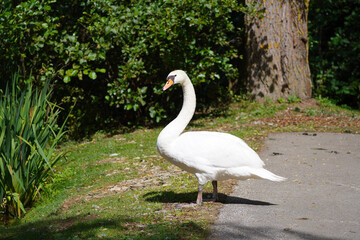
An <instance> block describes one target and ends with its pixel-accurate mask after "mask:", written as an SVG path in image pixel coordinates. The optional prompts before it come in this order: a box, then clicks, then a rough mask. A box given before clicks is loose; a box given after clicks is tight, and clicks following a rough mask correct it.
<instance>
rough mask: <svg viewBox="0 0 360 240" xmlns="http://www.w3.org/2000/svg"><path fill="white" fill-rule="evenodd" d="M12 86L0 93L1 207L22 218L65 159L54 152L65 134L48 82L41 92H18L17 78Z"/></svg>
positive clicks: (30, 89)
mask: <svg viewBox="0 0 360 240" xmlns="http://www.w3.org/2000/svg"><path fill="white" fill-rule="evenodd" d="M11 85H12V86H9V87H6V90H5V91H4V92H2V91H0V172H1V174H0V203H1V207H0V208H1V209H4V210H5V212H6V213H9V214H11V215H13V216H17V217H20V216H21V215H22V214H23V213H25V208H26V207H28V206H30V205H31V203H32V202H33V200H34V199H35V197H36V196H37V195H38V194H40V190H41V189H42V187H43V186H44V184H45V182H46V181H47V180H48V177H49V175H50V173H51V171H52V166H53V165H54V164H55V163H56V162H57V160H59V158H60V157H61V156H62V154H61V153H56V154H55V153H54V150H55V147H56V145H57V143H58V142H59V140H60V139H61V137H62V136H63V135H64V132H63V127H61V128H59V127H58V126H57V119H58V116H59V113H60V110H59V109H58V107H56V106H55V105H54V104H52V103H50V102H49V97H50V94H51V91H50V90H49V84H48V82H47V83H45V85H44V88H43V89H42V90H41V91H37V90H33V88H32V86H31V85H30V84H27V87H26V89H25V90H23V91H19V90H18V76H17V75H15V77H14V78H13V80H12V84H11Z"/></svg>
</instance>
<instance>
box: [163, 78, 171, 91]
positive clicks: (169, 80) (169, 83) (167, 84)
mask: <svg viewBox="0 0 360 240" xmlns="http://www.w3.org/2000/svg"><path fill="white" fill-rule="evenodd" d="M173 84H174V79H173V77H172V76H170V77H169V78H168V80H167V82H166V83H165V85H164V87H163V91H165V90H166V89H168V88H169V87H171V86H172V85H173Z"/></svg>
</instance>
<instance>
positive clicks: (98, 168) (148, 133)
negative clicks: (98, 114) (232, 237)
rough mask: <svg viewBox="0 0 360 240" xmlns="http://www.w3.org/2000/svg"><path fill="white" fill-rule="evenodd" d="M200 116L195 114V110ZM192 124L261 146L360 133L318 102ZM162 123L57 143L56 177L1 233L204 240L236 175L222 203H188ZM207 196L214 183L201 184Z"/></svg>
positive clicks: (226, 190) (351, 114) (189, 180)
mask: <svg viewBox="0 0 360 240" xmlns="http://www.w3.org/2000/svg"><path fill="white" fill-rule="evenodd" d="M199 115H201V114H198V116H199ZM189 129H190V130H195V129H196V130H210V131H212V130H214V131H224V132H230V133H232V134H235V135H237V136H239V137H241V138H243V139H244V140H245V141H246V142H248V143H249V145H250V146H251V147H253V148H254V149H256V150H259V149H260V147H261V142H262V141H261V140H262V139H264V138H265V137H266V136H267V134H269V133H271V132H285V131H310V132H312V131H329V132H342V133H350V132H351V133H359V132H360V113H359V112H355V111H350V110H346V109H342V108H339V107H336V106H333V105H331V104H330V103H328V102H326V101H324V100H321V101H318V102H316V101H315V100H309V101H306V102H301V103H290V104H289V103H282V104H275V103H269V102H268V103H266V104H258V103H250V102H241V103H234V104H233V105H232V106H231V108H230V110H229V111H227V112H225V113H222V114H218V116H205V117H201V118H197V119H196V120H194V121H193V122H192V123H191V125H190V126H189ZM160 131H161V129H141V130H137V131H135V132H132V133H128V134H119V135H114V136H106V135H105V134H97V135H95V136H94V137H93V140H92V141H89V142H82V143H74V142H68V143H66V144H64V145H63V146H62V148H63V149H62V150H65V151H66V152H67V160H66V161H65V160H62V161H63V162H60V163H58V166H57V167H56V168H55V169H56V178H55V181H54V182H53V183H51V184H49V185H48V188H47V191H46V192H45V193H44V194H43V196H42V198H41V199H39V201H38V202H37V205H36V206H34V208H33V209H32V210H31V211H29V213H28V214H27V215H26V216H25V218H23V219H22V220H21V221H20V222H18V223H15V224H12V225H10V226H0V239H205V238H206V236H207V234H208V231H209V227H210V224H211V222H212V221H214V219H215V218H216V215H217V212H218V209H219V208H220V207H221V206H222V203H221V202H224V201H225V200H226V195H228V194H230V193H231V191H232V186H233V185H234V184H236V181H225V182H221V183H220V184H219V191H220V193H221V194H220V199H221V202H219V203H205V204H204V205H203V206H195V207H193V206H191V205H189V204H188V203H190V202H193V201H194V200H195V199H196V194H197V182H196V179H195V177H193V176H192V175H189V174H187V173H186V172H183V171H181V170H179V169H178V168H176V167H174V166H172V165H171V164H169V163H168V162H166V161H165V160H163V159H162V158H161V157H159V155H158V154H157V151H156V138H157V135H158V134H159V132H160ZM204 191H205V198H206V197H207V195H210V193H211V184H207V185H206V188H205V190H204Z"/></svg>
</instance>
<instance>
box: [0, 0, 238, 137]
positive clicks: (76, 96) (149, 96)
mask: <svg viewBox="0 0 360 240" xmlns="http://www.w3.org/2000/svg"><path fill="white" fill-rule="evenodd" d="M16 2H17V3H16ZM0 4H1V5H2V8H3V10H2V11H1V14H0V39H2V41H1V42H0V44H1V46H0V49H2V51H3V52H2V53H1V54H0V63H1V64H0V75H1V76H0V77H1V79H8V78H9V76H10V75H11V74H12V73H13V72H15V71H17V70H18V69H20V73H21V76H22V77H23V78H24V79H26V78H27V77H28V76H30V75H31V76H32V78H33V81H35V82H36V83H37V84H40V83H41V81H42V80H44V79H46V78H47V77H52V78H53V82H54V83H55V89H56V90H55V97H56V99H57V100H58V102H59V103H60V102H61V104H62V106H64V107H66V108H67V109H69V108H70V107H72V106H73V105H74V103H75V102H76V105H75V109H74V111H73V115H71V116H70V119H69V123H70V124H69V126H71V128H72V129H71V130H72V132H73V133H76V134H78V135H81V134H82V133H86V132H89V131H91V130H92V128H94V127H95V128H97V129H99V128H103V127H105V125H111V124H113V123H121V124H127V123H129V124H131V125H133V124H137V123H142V124H144V123H146V122H149V121H150V122H158V121H160V120H161V119H162V118H164V117H166V111H165V109H171V108H174V106H173V103H174V101H168V100H166V99H165V98H164V96H162V95H160V93H161V90H160V89H161V86H162V84H163V83H164V79H165V78H166V75H167V74H168V73H169V72H170V71H171V70H174V69H185V70H187V71H188V73H189V75H190V77H191V78H192V80H193V81H194V83H195V85H196V86H197V88H198V94H200V95H202V96H203V97H202V98H200V99H203V101H207V102H211V101H218V100H220V99H219V97H226V96H227V95H228V93H227V92H228V91H225V90H226V89H227V86H228V85H229V82H231V81H235V80H236V79H237V78H238V76H239V73H238V70H237V69H238V67H236V66H235V65H236V64H239V61H240V58H241V56H240V55H239V54H238V38H239V34H240V33H241V31H240V30H239V29H236V28H235V25H234V23H233V22H232V20H231V16H233V14H232V13H234V12H239V11H240V10H242V9H243V8H242V7H241V6H240V5H238V3H237V1H234V0H226V1H219V0H212V1H207V0H206V1H205V0H201V1H182V0H170V1H161V0H158V1H146V0H137V1H116V0H106V1H103V0H88V1H86V0H82V1H70V0H63V1H56V0H44V1H40V0H27V1H21V3H20V1H14V2H3V3H0ZM201 85H203V86H206V87H203V86H201ZM179 95H180V94H176V91H175V93H173V95H172V96H171V97H172V98H179V97H181V96H179ZM167 104H171V106H170V107H169V106H166V105H167Z"/></svg>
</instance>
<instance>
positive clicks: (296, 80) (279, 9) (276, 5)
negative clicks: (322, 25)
mask: <svg viewBox="0 0 360 240" xmlns="http://www.w3.org/2000/svg"><path fill="white" fill-rule="evenodd" d="M246 2H247V3H252V2H257V1H256V0H246ZM308 6H309V0H272V1H265V0H263V1H262V6H261V7H262V8H263V10H264V13H263V14H260V13H257V14H256V15H255V16H252V15H250V14H247V15H246V16H245V26H246V35H247V40H246V54H247V71H248V74H247V75H248V76H247V83H246V84H247V87H248V90H249V92H250V93H251V96H252V97H253V98H255V99H256V100H262V99H264V98H265V97H270V98H271V99H274V100H277V99H278V98H279V97H281V98H284V99H287V97H288V96H289V95H296V96H298V97H300V98H302V99H305V98H309V97H311V78H310V68H309V62H308V37H307V15H308ZM260 15H263V16H260Z"/></svg>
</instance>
